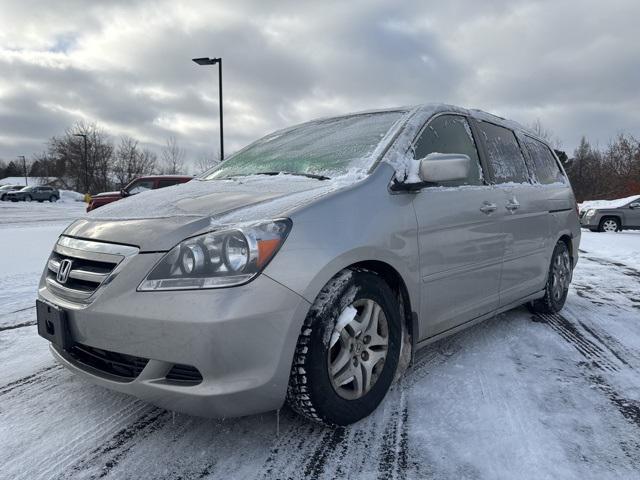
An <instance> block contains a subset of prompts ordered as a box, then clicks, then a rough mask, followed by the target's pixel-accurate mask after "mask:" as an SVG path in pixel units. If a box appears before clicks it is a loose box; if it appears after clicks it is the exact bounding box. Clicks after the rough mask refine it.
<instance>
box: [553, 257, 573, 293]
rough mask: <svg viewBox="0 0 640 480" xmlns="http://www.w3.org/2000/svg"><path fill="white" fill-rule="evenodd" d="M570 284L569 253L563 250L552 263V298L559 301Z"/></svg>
mask: <svg viewBox="0 0 640 480" xmlns="http://www.w3.org/2000/svg"><path fill="white" fill-rule="evenodd" d="M570 282H571V259H570V258H569V252H567V250H563V251H562V252H561V253H560V254H559V255H558V256H556V258H555V260H554V262H553V271H552V280H551V291H552V294H553V298H554V299H555V300H556V301H559V300H560V299H561V298H562V296H563V295H564V294H565V292H566V291H567V290H568V289H569V283H570Z"/></svg>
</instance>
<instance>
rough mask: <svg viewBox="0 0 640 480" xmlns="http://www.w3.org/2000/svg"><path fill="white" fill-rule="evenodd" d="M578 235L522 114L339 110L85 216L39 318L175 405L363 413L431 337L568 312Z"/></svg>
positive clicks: (63, 339) (113, 378) (61, 354)
mask: <svg viewBox="0 0 640 480" xmlns="http://www.w3.org/2000/svg"><path fill="white" fill-rule="evenodd" d="M579 241H580V228H579V222H578V215H577V210H576V204H575V199H574V195H573V192H572V190H571V186H570V184H569V181H568V180H567V176H566V175H565V172H564V171H563V168H562V166H561V164H560V162H559V161H558V159H557V158H556V156H555V154H554V152H553V150H552V149H551V148H549V146H548V145H547V144H546V143H545V142H544V140H542V139H540V138H538V137H536V135H535V134H534V133H533V132H531V131H529V130H527V129H525V128H523V127H521V126H519V125H518V124H516V123H514V122H510V121H507V120H504V119H502V118H499V117H496V116H493V115H490V114H487V113H483V112H480V111H477V110H466V109H463V108H458V107H453V106H448V105H440V104H438V105H434V104H430V105H422V106H418V107H412V108H396V109H390V110H382V111H372V112H365V113H357V114H352V115H345V116H340V117H335V118H325V119H321V120H316V121H312V122H308V123H305V124H302V125H298V126H294V127H291V128H287V129H285V130H281V131H279V132H276V133H273V134H270V135H267V136H266V137H264V138H262V139H260V140H258V141H256V142H255V143H252V144H250V145H249V146H247V147H246V148H244V149H242V150H240V151H238V152H237V153H235V154H234V155H232V156H231V157H229V158H228V159H227V160H225V161H224V162H223V163H222V164H220V165H219V166H217V167H215V168H213V169H211V170H210V171H208V172H205V173H204V174H202V175H201V176H200V177H199V178H196V179H195V180H193V181H191V182H189V183H186V184H182V185H177V186H174V187H168V188H165V189H162V190H155V191H149V192H144V193H140V194H139V195H136V196H134V197H130V198H126V199H124V200H122V201H119V202H115V203H112V204H109V205H106V206H104V207H102V208H100V209H99V210H96V211H94V212H92V213H90V214H88V215H87V216H86V217H84V218H82V219H80V220H77V221H76V222H74V223H73V224H71V225H70V226H69V227H68V228H67V229H66V230H65V231H64V233H63V234H62V235H61V236H60V238H59V239H58V241H57V243H56V245H55V246H54V248H53V251H52V253H51V256H50V258H49V259H48V261H47V265H46V267H45V270H44V273H43V275H42V279H41V282H40V285H39V298H38V301H37V316H38V331H39V333H40V335H42V336H43V337H44V338H46V339H47V340H49V341H50V342H51V343H50V348H51V352H52V353H53V355H54V356H55V358H56V359H57V360H58V361H59V362H60V363H62V364H63V365H65V366H66V367H67V368H69V369H70V370H72V371H74V372H75V373H77V374H79V375H81V376H83V377H85V378H87V379H89V380H90V381H92V382H94V383H96V384H99V385H102V386H105V387H107V388H111V389H113V390H118V391H120V392H125V393H128V394H131V395H135V396H136V397H139V398H141V399H144V400H147V401H149V402H151V403H154V404H156V405H159V406H161V407H164V408H168V409H171V410H176V411H181V412H186V413H189V414H193V415H199V416H207V417H229V416H240V415H248V414H254V413H258V412H264V411H268V410H275V409H278V408H280V407H281V406H282V405H283V403H284V402H285V401H286V402H288V404H289V405H290V406H291V407H292V408H293V409H294V410H295V411H297V412H298V413H299V414H301V415H303V416H304V417H306V418H308V419H311V420H313V421H316V422H320V423H323V424H327V425H347V424H350V423H353V422H355V421H357V420H359V419H361V418H363V417H365V416H366V415H368V414H370V413H371V412H372V411H373V410H374V409H375V408H376V407H377V406H378V404H379V403H380V402H381V401H382V400H383V398H384V396H385V394H386V392H387V391H388V390H389V388H390V386H391V384H392V382H393V380H394V378H396V377H397V376H398V375H400V374H401V373H402V372H401V370H402V369H403V366H406V365H407V364H409V361H410V359H411V357H412V354H413V352H415V351H416V350H417V349H419V348H421V347H423V346H425V345H427V344H429V343H430V342H433V341H435V340H437V339H439V338H442V337H444V336H446V335H450V334H451V333H454V332H456V331H459V330H461V329H463V328H466V327H469V326H470V325H473V324H475V323H477V322H479V321H482V320H483V319H486V318H489V317H492V316H494V315H496V314H497V313H499V312H503V311H505V310H508V309H511V308H514V307H516V306H519V305H522V304H526V305H528V306H529V307H530V308H531V309H532V310H534V311H538V312H557V311H559V310H560V309H561V308H562V307H563V305H564V303H565V299H566V297H567V291H568V288H569V283H570V281H571V276H572V271H573V268H574V267H575V265H576V262H577V260H578V244H579Z"/></svg>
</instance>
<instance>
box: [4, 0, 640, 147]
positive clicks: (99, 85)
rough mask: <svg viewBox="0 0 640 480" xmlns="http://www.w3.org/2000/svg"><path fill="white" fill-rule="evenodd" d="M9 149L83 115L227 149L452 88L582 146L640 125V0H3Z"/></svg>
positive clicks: (140, 133) (110, 125)
mask: <svg viewBox="0 0 640 480" xmlns="http://www.w3.org/2000/svg"><path fill="white" fill-rule="evenodd" d="M2 3H3V5H2V16H0V74H1V75H0V129H1V130H0V158H4V159H11V158H14V157H15V156H16V155H21V154H25V155H30V154H32V153H36V152H39V151H41V150H42V149H43V148H44V144H45V142H46V140H47V139H48V138H49V137H51V136H53V135H57V134H61V133H62V132H63V131H64V129H65V128H66V127H68V126H70V125H71V124H72V123H73V122H74V121H77V120H89V121H95V122H97V123H98V124H100V125H102V126H103V127H104V128H105V129H106V130H107V131H109V132H110V133H111V134H112V135H114V137H117V136H118V135H122V134H129V135H132V136H134V137H136V138H139V139H140V140H141V141H142V142H143V144H144V145H145V146H148V147H150V148H153V149H156V150H158V149H159V148H160V147H161V145H162V144H163V143H164V141H165V139H166V138H167V137H168V136H170V135H174V136H176V137H177V138H178V140H179V142H180V143H181V144H182V145H183V146H184V147H186V148H187V150H188V152H189V154H190V155H191V156H192V157H194V158H195V157H197V156H199V155H201V154H202V153H203V152H205V151H211V150H214V149H215V150H217V148H218V146H217V135H218V123H217V82H216V69H215V68H203V67H198V66H196V65H195V64H193V63H192V62H191V61H190V59H191V58H192V57H196V56H203V55H210V56H222V57H223V58H224V89H225V120H226V125H225V133H226V140H225V141H226V146H227V150H228V151H232V150H234V149H237V148H239V147H241V146H242V145H244V144H246V143H247V142H249V141H251V140H252V139H254V138H256V137H259V136H261V135H263V134H265V133H268V132H269V131H272V130H275V129H277V128H280V127H283V126H285V125H288V124H291V123H296V122H300V121H304V120H308V119H311V118H314V117H317V116H324V115H330V114H338V113H345V112H349V111H353V110H361V109H366V108H377V107H392V106H397V105H406V104H412V103H422V102H429V101H444V102H447V103H454V104H459V105H462V106H468V107H478V108H483V109H485V110H488V111H490V112H493V113H497V114H500V115H504V116H507V117H510V118H513V119H515V120H518V121H520V122H522V123H531V122H533V121H534V120H535V119H537V118H539V119H540V120H541V122H542V123H543V124H544V125H545V126H546V127H547V128H549V129H551V130H552V131H554V132H555V134H556V135H557V136H559V137H560V138H561V139H562V140H563V144H564V146H565V148H567V149H569V150H571V149H573V147H574V146H575V145H576V144H577V142H578V141H579V138H580V136H581V135H582V134H586V135H588V136H589V137H590V138H592V139H593V140H595V141H598V142H600V143H601V144H606V142H607V141H608V139H609V138H610V137H611V136H613V135H615V134H616V133H617V132H619V131H628V132H630V133H633V134H636V135H638V134H640V132H638V130H639V127H640V113H638V112H640V108H639V107H640V93H638V88H637V85H638V84H639V82H640V63H638V62H637V61H636V59H637V58H639V57H640V43H639V42H637V41H636V38H635V37H636V34H635V26H636V25H635V24H636V23H637V18H638V16H639V14H640V4H638V3H637V2H636V1H635V0H626V1H625V0H620V1H617V2H608V3H602V2H596V1H595V0H586V1H581V0H573V1H570V0H567V1H564V2H556V1H550V0H539V1H527V2H524V1H519V2H512V1H506V0H504V1H494V2H475V1H472V0H466V1H456V2H420V1H417V0H416V1H414V2H402V3H401V4H400V5H396V4H398V3H400V2H385V1H381V0H376V1H365V0H361V1H354V2H331V1H327V2H313V3H312V2H293V1H286V2H278V3H277V4H275V3H274V2H261V1H257V0H256V1H253V2H250V1H235V2H232V3H230V2H210V1H206V0H203V1H201V2H188V3H186V2H172V1H162V2H157V1H154V2H152V1H139V2H135V3H131V2H125V1H122V2H111V1H109V2H106V1H105V2H91V3H89V4H87V3H86V2H81V1H65V2H61V3H60V4H56V5H52V2H45V1H42V0H22V1H19V2H18V1H9V0H3V2H2Z"/></svg>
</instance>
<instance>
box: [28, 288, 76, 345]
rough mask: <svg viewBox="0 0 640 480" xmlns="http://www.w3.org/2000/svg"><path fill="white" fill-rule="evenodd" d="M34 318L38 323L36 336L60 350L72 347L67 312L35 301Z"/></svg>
mask: <svg viewBox="0 0 640 480" xmlns="http://www.w3.org/2000/svg"><path fill="white" fill-rule="evenodd" d="M36 318H37V321H38V335H40V336H41V337H43V338H46V339H47V340H49V341H50V342H51V343H53V344H54V345H55V346H57V347H59V348H61V349H62V350H68V349H69V348H71V347H72V346H73V343H74V342H73V340H72V338H71V335H70V333H69V325H68V322H67V312H65V311H64V310H63V309H62V308H60V307H57V306H55V305H51V304H49V303H46V302H43V301H40V300H36Z"/></svg>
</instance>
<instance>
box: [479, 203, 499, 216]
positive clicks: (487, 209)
mask: <svg viewBox="0 0 640 480" xmlns="http://www.w3.org/2000/svg"><path fill="white" fill-rule="evenodd" d="M497 208H498V206H497V205H496V204H495V203H489V202H484V203H483V204H482V206H481V207H480V211H481V212H482V213H485V214H487V215H490V214H492V213H493V212H495V211H496V209H497Z"/></svg>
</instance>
